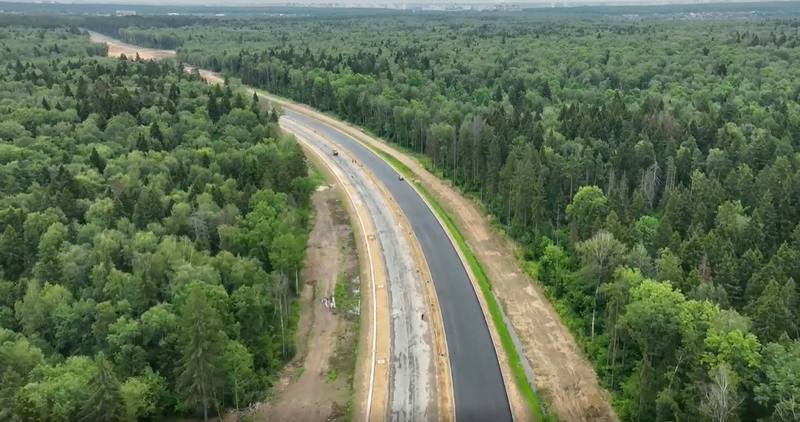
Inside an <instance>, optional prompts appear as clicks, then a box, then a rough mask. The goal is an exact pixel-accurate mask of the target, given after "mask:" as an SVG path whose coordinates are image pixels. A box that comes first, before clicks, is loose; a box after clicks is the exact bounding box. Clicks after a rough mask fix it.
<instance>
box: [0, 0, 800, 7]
mask: <svg viewBox="0 0 800 422" xmlns="http://www.w3.org/2000/svg"><path fill="white" fill-rule="evenodd" d="M795 2H796V1H794V0H750V1H739V0H715V1H692V0H650V1H642V0H446V1H445V0H289V1H287V0H230V1H225V2H209V1H203V0H166V1H159V0H107V1H96V0H47V1H42V0H0V3H27V4H41V5H46V4H65V5H70V4H73V5H109V6H114V5H127V6H135V5H141V6H201V7H232V6H233V7H259V6H286V5H294V6H314V5H321V6H325V5H334V4H337V5H341V4H347V5H353V6H357V5H403V4H410V5H432V6H449V5H502V4H517V5H519V4H523V5H524V4H529V5H554V6H603V5H607V6H617V5H619V6H623V5H624V6H659V5H703V4H725V3H795Z"/></svg>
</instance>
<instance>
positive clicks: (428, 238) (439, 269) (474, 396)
mask: <svg viewBox="0 0 800 422" xmlns="http://www.w3.org/2000/svg"><path fill="white" fill-rule="evenodd" d="M284 114H285V115H286V116H287V117H291V118H292V119H294V120H296V121H298V122H302V123H303V125H305V126H307V127H310V128H312V129H313V130H315V131H317V132H318V133H319V134H321V135H323V136H324V137H326V138H329V139H331V140H333V141H334V142H336V143H338V144H339V145H341V146H342V147H343V148H346V149H347V150H348V151H349V153H350V154H351V155H353V156H355V157H357V159H358V160H360V161H361V162H362V163H363V164H364V165H365V166H367V168H368V169H369V170H370V171H371V172H372V173H373V174H374V175H375V177H377V178H378V179H379V180H380V181H381V182H382V183H383V184H384V185H385V186H386V188H387V189H388V190H389V192H390V193H391V194H392V196H393V197H394V198H395V200H396V201H397V203H398V204H399V205H400V207H401V208H402V210H403V212H404V213H405V215H406V217H407V218H408V220H409V222H410V223H411V226H412V228H413V229H414V232H415V233H416V235H417V238H418V239H419V242H420V245H421V246H422V250H423V253H424V254H425V258H426V260H427V261H428V266H429V267H430V270H431V275H432V276H433V282H434V286H435V288H436V294H437V296H438V298H439V306H440V307H441V312H442V319H443V320H444V329H445V335H446V337H447V347H448V350H449V352H450V367H451V370H452V376H453V390H454V391H453V394H454V401H455V410H456V420H457V421H459V422H465V421H511V420H512V417H511V410H510V407H509V403H508V397H507V396H506V390H505V385H504V384H503V377H502V374H501V372H500V365H499V363H498V361H497V355H496V354H495V350H494V346H493V344H492V339H491V335H490V334H489V329H488V327H487V326H486V320H485V319H484V316H483V312H482V310H481V307H480V303H479V302H478V298H477V296H476V295H475V291H474V289H473V287H472V283H471V282H470V280H469V277H468V275H467V272H466V270H465V269H464V267H463V265H462V263H461V259H460V258H459V256H458V253H457V252H456V250H455V249H454V246H453V245H452V244H451V243H450V239H449V238H448V236H447V234H446V233H445V231H444V229H443V228H442V227H441V225H439V222H438V220H437V219H436V217H435V216H434V215H433V213H432V211H431V210H430V209H429V208H428V206H427V204H425V202H424V201H423V200H422V198H420V197H419V195H418V194H417V192H416V191H415V190H414V189H413V188H412V187H411V186H410V185H408V183H407V182H405V181H400V180H398V174H397V172H395V171H394V169H392V167H391V166H389V164H387V163H386V162H385V161H383V159H381V158H380V157H378V156H377V155H376V154H375V153H374V152H372V150H370V149H369V148H367V147H365V146H364V145H362V144H361V143H360V142H358V141H356V140H355V139H353V138H352V137H350V136H349V135H347V134H345V133H343V132H341V131H339V130H337V129H335V128H333V127H331V126H329V125H327V124H325V123H323V122H321V121H319V120H317V119H314V118H312V117H309V116H306V115H303V114H300V113H297V112H295V111H292V110H285V111H284Z"/></svg>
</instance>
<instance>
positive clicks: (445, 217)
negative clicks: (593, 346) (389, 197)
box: [368, 145, 549, 421]
mask: <svg viewBox="0 0 800 422" xmlns="http://www.w3.org/2000/svg"><path fill="white" fill-rule="evenodd" d="M368 146H369V147H370V148H371V149H372V150H373V151H374V152H375V153H376V154H378V155H379V156H380V157H381V158H383V159H384V160H385V161H387V162H388V163H389V164H391V165H392V166H393V167H394V168H395V169H396V170H397V171H398V172H400V173H401V174H402V175H403V176H404V177H405V178H406V179H408V180H412V179H414V176H415V174H414V172H413V171H412V170H411V169H410V168H408V166H406V165H405V164H403V163H402V162H401V161H400V160H398V159H397V158H396V157H395V156H394V155H391V154H389V153H387V152H385V151H383V150H381V149H379V148H375V147H373V146H372V145H368ZM414 185H415V186H416V187H417V190H418V191H419V192H420V193H422V196H424V197H425V199H426V200H427V201H428V203H429V204H431V206H432V207H433V211H434V212H435V213H436V214H437V215H438V216H439V218H440V219H441V220H442V221H444V224H445V226H447V227H446V228H447V231H449V232H450V235H451V236H452V237H453V239H455V241H456V243H457V244H458V248H459V249H461V252H462V253H463V254H464V257H465V258H466V259H467V263H468V264H469V267H470V269H471V270H472V273H473V274H474V275H475V277H476V278H477V279H478V286H480V289H481V293H482V294H483V297H484V299H485V300H486V306H487V307H488V308H489V314H490V315H491V316H492V322H493V323H494V326H495V328H496V329H497V333H498V335H499V336H500V343H501V344H502V345H503V350H505V352H506V355H507V356H508V364H509V366H510V367H511V372H512V374H513V376H514V382H515V384H516V385H517V387H518V388H519V389H520V392H521V393H522V395H523V397H525V400H526V401H527V403H528V405H529V406H530V408H531V410H532V411H533V415H534V419H535V420H537V421H546V420H549V418H546V417H545V415H544V412H543V411H542V405H541V403H540V401H539V396H538V395H537V394H536V392H535V391H534V390H533V388H532V387H531V385H530V383H529V382H528V377H527V375H526V374H525V368H524V367H523V366H522V359H521V357H520V355H519V352H518V351H517V348H516V347H514V341H513V340H512V339H511V333H510V332H509V330H508V327H507V326H506V324H505V321H504V320H503V311H502V309H501V308H500V304H499V303H498V302H497V298H495V296H494V293H493V292H492V284H491V282H490V281H489V277H488V276H486V272H485V271H484V270H483V266H482V265H481V263H480V262H479V261H478V258H477V257H475V254H474V253H472V249H471V248H470V247H469V245H467V242H466V240H465V239H464V235H463V234H462V233H461V230H460V229H459V228H458V225H457V224H456V223H455V221H453V219H452V217H450V215H449V214H448V213H447V212H446V211H445V209H444V207H442V205H441V204H440V203H439V201H437V200H436V198H434V197H433V195H431V193H430V192H429V191H428V189H427V188H425V186H424V185H422V183H420V182H419V181H414Z"/></svg>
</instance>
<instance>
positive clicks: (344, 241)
mask: <svg viewBox="0 0 800 422" xmlns="http://www.w3.org/2000/svg"><path fill="white" fill-rule="evenodd" d="M337 190H338V188H336V187H334V188H324V189H323V190H320V191H318V192H316V193H315V194H314V196H313V197H312V201H313V204H314V209H315V211H316V218H315V221H314V228H313V229H312V231H311V235H310V236H309V240H308V249H307V252H306V260H305V264H304V268H303V272H302V278H303V281H304V287H303V291H302V294H301V297H300V321H299V324H298V332H297V338H296V344H297V346H298V357H297V358H296V359H295V360H294V361H293V362H292V363H290V364H289V365H288V366H287V368H286V369H284V371H283V373H282V375H281V377H280V380H279V381H278V382H277V383H276V385H275V386H274V388H273V396H274V400H272V401H271V402H269V403H268V404H266V405H264V406H262V407H261V408H260V410H259V412H258V418H257V419H258V420H265V421H266V420H275V421H284V420H285V421H289V420H297V421H301V420H302V421H326V420H327V421H335V420H343V419H344V418H345V417H346V415H347V407H348V401H349V400H350V395H351V383H352V370H353V367H354V365H355V353H356V350H355V349H356V343H357V341H358V339H357V335H358V333H357V329H358V328H357V324H356V323H355V320H357V319H358V316H355V317H353V318H348V313H347V312H348V309H347V306H348V303H350V304H352V300H353V297H352V294H348V293H352V289H351V287H352V285H353V284H354V285H355V286H358V285H359V281H358V279H357V274H358V261H357V258H356V255H355V240H354V238H353V231H352V229H351V227H350V221H349V219H348V217H347V211H346V209H345V207H344V205H343V204H342V203H341V199H340V197H341V194H339V193H338V191H337ZM337 283H344V284H343V285H342V286H340V287H339V289H338V292H337ZM348 289H350V291H349V292H348ZM331 298H336V299H337V303H336V309H335V310H334V309H333V307H332V305H331V303H332V302H331V300H330V299H331Z"/></svg>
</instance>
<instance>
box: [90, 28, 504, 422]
mask: <svg viewBox="0 0 800 422" xmlns="http://www.w3.org/2000/svg"><path fill="white" fill-rule="evenodd" d="M91 35H92V40H93V41H95V42H105V43H107V44H109V45H116V44H120V45H122V46H123V47H126V48H127V50H126V49H123V50H125V51H128V50H130V49H141V48H140V47H137V46H131V45H123V43H121V42H119V41H118V40H114V39H112V38H109V37H105V36H102V35H100V34H97V33H91ZM123 50H120V51H123ZM141 50H147V49H141ZM162 52H163V53H169V55H174V52H173V51H162ZM109 54H110V55H115V54H113V53H112V52H111V51H109ZM164 57H166V56H164ZM153 58H161V57H160V56H158V55H156V56H154V57H153ZM201 74H204V77H205V78H206V79H210V78H209V76H212V77H213V78H216V79H219V78H218V77H217V76H216V75H214V74H213V73H211V72H208V71H203V70H201ZM213 78H212V79H213ZM284 119H290V120H291V121H292V122H293V123H295V124H297V125H298V126H299V130H300V131H305V132H306V133H305V135H306V136H307V137H308V135H309V132H308V131H310V132H311V133H313V134H314V135H318V136H311V138H316V141H323V142H325V141H327V142H328V143H329V144H328V145H329V146H334V145H336V146H338V147H339V148H341V149H343V150H346V151H347V154H348V155H350V156H352V157H353V158H355V159H356V160H357V161H358V162H360V163H361V164H363V165H364V166H365V167H366V168H367V170H368V171H369V172H370V173H371V174H372V175H373V176H374V177H375V178H376V179H378V180H377V181H378V182H379V183H380V184H382V185H383V186H384V187H385V189H386V190H388V193H389V194H390V195H391V196H392V197H393V198H394V200H395V202H396V203H397V204H398V205H399V206H400V208H401V210H402V212H403V214H405V217H406V219H407V220H408V221H409V222H410V224H411V227H412V230H413V231H414V233H415V236H416V238H417V240H418V241H419V243H420V246H421V247H422V252H423V254H424V256H425V260H426V261H427V264H428V267H429V269H430V273H431V277H432V279H433V284H434V288H435V290H436V296H437V297H438V301H439V306H440V311H441V316H442V319H443V323H444V330H445V337H446V341H447V349H448V354H449V358H450V371H451V374H452V384H453V395H454V397H453V401H454V406H455V418H456V420H457V421H459V422H462V421H498V422H504V421H511V420H512V419H513V417H512V415H511V410H510V406H509V402H508V397H507V395H506V388H505V385H504V383H503V377H502V373H501V370H500V365H499V362H498V359H497V354H496V352H495V349H494V345H493V343H492V338H491V334H490V332H489V328H488V326H487V323H486V319H485V317H484V315H483V311H482V309H481V306H480V303H479V301H478V298H477V296H476V292H475V290H474V288H473V285H472V282H471V281H470V279H469V276H468V274H467V271H466V269H465V268H464V266H463V262H462V261H461V259H460V257H459V254H458V252H457V251H456V249H455V247H454V245H453V244H452V243H451V241H450V238H449V236H448V235H447V233H446V232H445V231H444V229H443V228H442V226H441V225H440V223H439V221H438V220H437V219H436V217H435V216H434V214H433V212H432V211H431V210H430V208H429V207H428V205H427V204H426V203H425V201H424V200H423V199H422V198H421V197H420V196H419V194H418V193H417V191H416V190H414V189H413V188H412V187H411V186H410V185H408V184H407V183H406V182H404V181H402V180H398V174H397V173H396V172H395V171H394V169H392V167H391V166H389V164H387V163H386V162H385V161H383V160H382V159H381V158H380V157H378V156H377V155H376V154H375V153H374V152H372V150H370V149H369V148H367V147H366V146H364V145H363V144H361V143H360V142H359V141H357V140H356V139H354V138H353V137H351V136H350V135H347V134H345V133H344V132H342V131H340V130H338V129H336V128H334V127H333V126H331V125H329V124H327V123H325V122H323V121H321V120H319V119H317V118H315V117H313V116H310V115H306V114H303V113H301V112H298V111H296V110H294V109H286V110H285V111H284ZM296 129H297V128H296ZM298 135H299V134H298ZM317 147H319V145H317ZM346 167H348V166H345V168H346ZM340 169H343V168H342V167H340ZM349 170H350V171H349V172H348V173H350V174H349V176H350V177H351V178H352V177H356V178H357V179H358V178H359V177H360V183H358V184H359V185H361V186H362V188H364V187H366V186H368V185H369V184H373V186H371V188H367V189H368V190H371V191H372V192H371V194H374V195H375V196H376V197H377V196H380V195H379V194H377V192H376V190H377V187H376V186H374V182H373V181H371V180H368V179H369V177H365V175H366V173H364V172H361V176H357V173H358V172H357V171H356V172H353V168H349ZM351 180H352V179H351ZM365 193H367V192H365V191H364V190H362V191H361V194H362V198H363V197H364V196H363V194H365ZM373 199H376V198H373ZM368 202H373V201H368ZM375 205H376V204H375V203H374V202H373V203H372V206H371V208H372V209H371V211H372V214H373V215H372V217H373V220H375V218H376V217H375V216H376V215H377V214H384V215H387V214H390V213H388V212H387V213H381V212H378V211H376V208H375ZM377 210H380V208H378V209H377ZM386 221H388V220H386ZM395 229H396V228H395ZM392 231H395V230H384V233H387V232H392ZM398 234H399V233H398ZM389 237H392V236H391V235H390V236H389ZM400 238H402V236H400ZM384 240H386V241H390V240H389V238H387V239H384ZM390 243H392V242H391V241H390ZM400 243H402V241H397V242H396V243H394V244H390V247H389V248H385V247H383V245H382V247H383V248H384V249H383V252H384V255H386V254H387V249H388V251H389V253H388V255H396V254H397V250H398V249H402V245H401V244H400ZM382 244H384V245H386V244H388V243H386V242H382ZM385 257H386V258H388V257H387V256H385ZM406 258H407V257H406ZM398 259H403V258H402V257H401V258H398ZM390 260H391V258H390ZM403 260H404V261H405V259H403ZM405 262H408V261H405ZM410 265H411V264H406V268H410ZM387 273H388V271H387ZM388 275H389V276H390V277H392V276H393V275H392V274H388ZM395 276H397V278H398V279H399V280H402V281H404V282H405V283H408V281H409V278H408V277H405V276H400V275H397V273H395ZM389 284H390V285H392V284H395V285H397V283H391V282H390V283H389ZM418 293H419V292H416V293H415V294H414V295H411V296H410V297H414V296H418ZM405 300H406V301H407V302H408V303H410V306H408V307H407V309H406V310H405V311H404V312H403V313H406V315H400V314H398V315H393V329H396V328H398V327H407V329H406V332H407V333H409V334H410V335H406V337H407V338H410V339H411V341H409V342H408V344H409V345H410V347H409V348H408V350H407V351H406V352H405V354H404V356H403V359H405V360H396V357H397V356H396V355H395V356H393V361H394V362H393V363H392V364H393V365H396V367H397V365H400V366H401V367H405V368H406V370H407V369H408V367H407V366H404V365H403V362H405V363H411V364H414V362H416V361H415V360H414V359H413V358H414V357H415V355H416V357H419V355H420V353H419V351H423V353H422V354H429V353H430V348H429V347H428V348H426V347H422V348H420V347H419V346H420V344H423V343H428V342H429V341H422V342H420V339H421V337H420V336H419V332H427V331H429V328H427V327H425V328H423V329H422V330H421V331H420V329H419V328H416V329H414V328H413V326H414V325H419V324H413V323H412V321H413V320H412V318H416V316H417V315H416V314H417V313H418V312H421V311H422V310H423V309H424V308H422V307H421V306H420V303H417V302H416V301H415V300H411V301H409V300H408V296H407V297H406V299H405ZM393 311H394V306H393ZM408 314H411V315H408ZM403 318H404V319H405V320H403ZM425 336H426V335H425ZM425 336H422V337H425ZM395 341H396V338H393V344H392V348H393V349H394V348H396V347H397V346H398V345H397V344H394V343H395ZM423 346H424V344H423ZM415 347H416V348H417V350H416V351H415V350H414V349H415ZM409 357H411V358H412V359H411V360H408V358H409ZM417 363H419V362H417ZM422 367H427V365H426V364H425V363H424V362H423V364H422ZM422 367H420V366H418V367H416V368H415V370H412V371H411V373H412V376H411V377H410V378H409V379H408V380H406V381H404V382H406V383H408V384H409V386H410V387H411V389H410V390H409V391H402V390H398V391H395V392H394V393H393V394H397V395H398V396H400V395H402V394H403V393H405V394H407V396H406V397H405V398H401V397H398V396H395V397H393V398H392V401H393V402H396V403H403V402H404V403H405V405H406V408H405V411H401V412H395V411H393V410H392V411H390V412H389V414H388V416H389V417H390V418H391V419H392V420H422V419H429V418H432V417H433V418H435V415H434V414H432V413H429V412H428V410H429V409H430V396H428V394H427V393H429V392H428V391H426V388H420V387H424V386H429V385H431V382H430V381H429V380H427V379H425V378H426V376H424V375H423V374H425V373H426V372H427V368H422ZM373 369H374V363H373ZM395 370H396V368H395ZM413 373H416V375H414V374H413ZM420 375H422V376H421V377H420ZM415 380H416V381H423V382H415ZM392 381H393V382H396V381H397V380H396V379H395V380H392ZM370 388H371V387H370ZM370 393H371V390H370ZM426 396H428V398H427V399H426ZM397 399H400V400H399V401H398V400H397ZM391 407H392V406H391V405H390V408H391ZM401 407H402V406H401ZM439 410H441V409H439ZM368 417H369V416H368Z"/></svg>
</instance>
